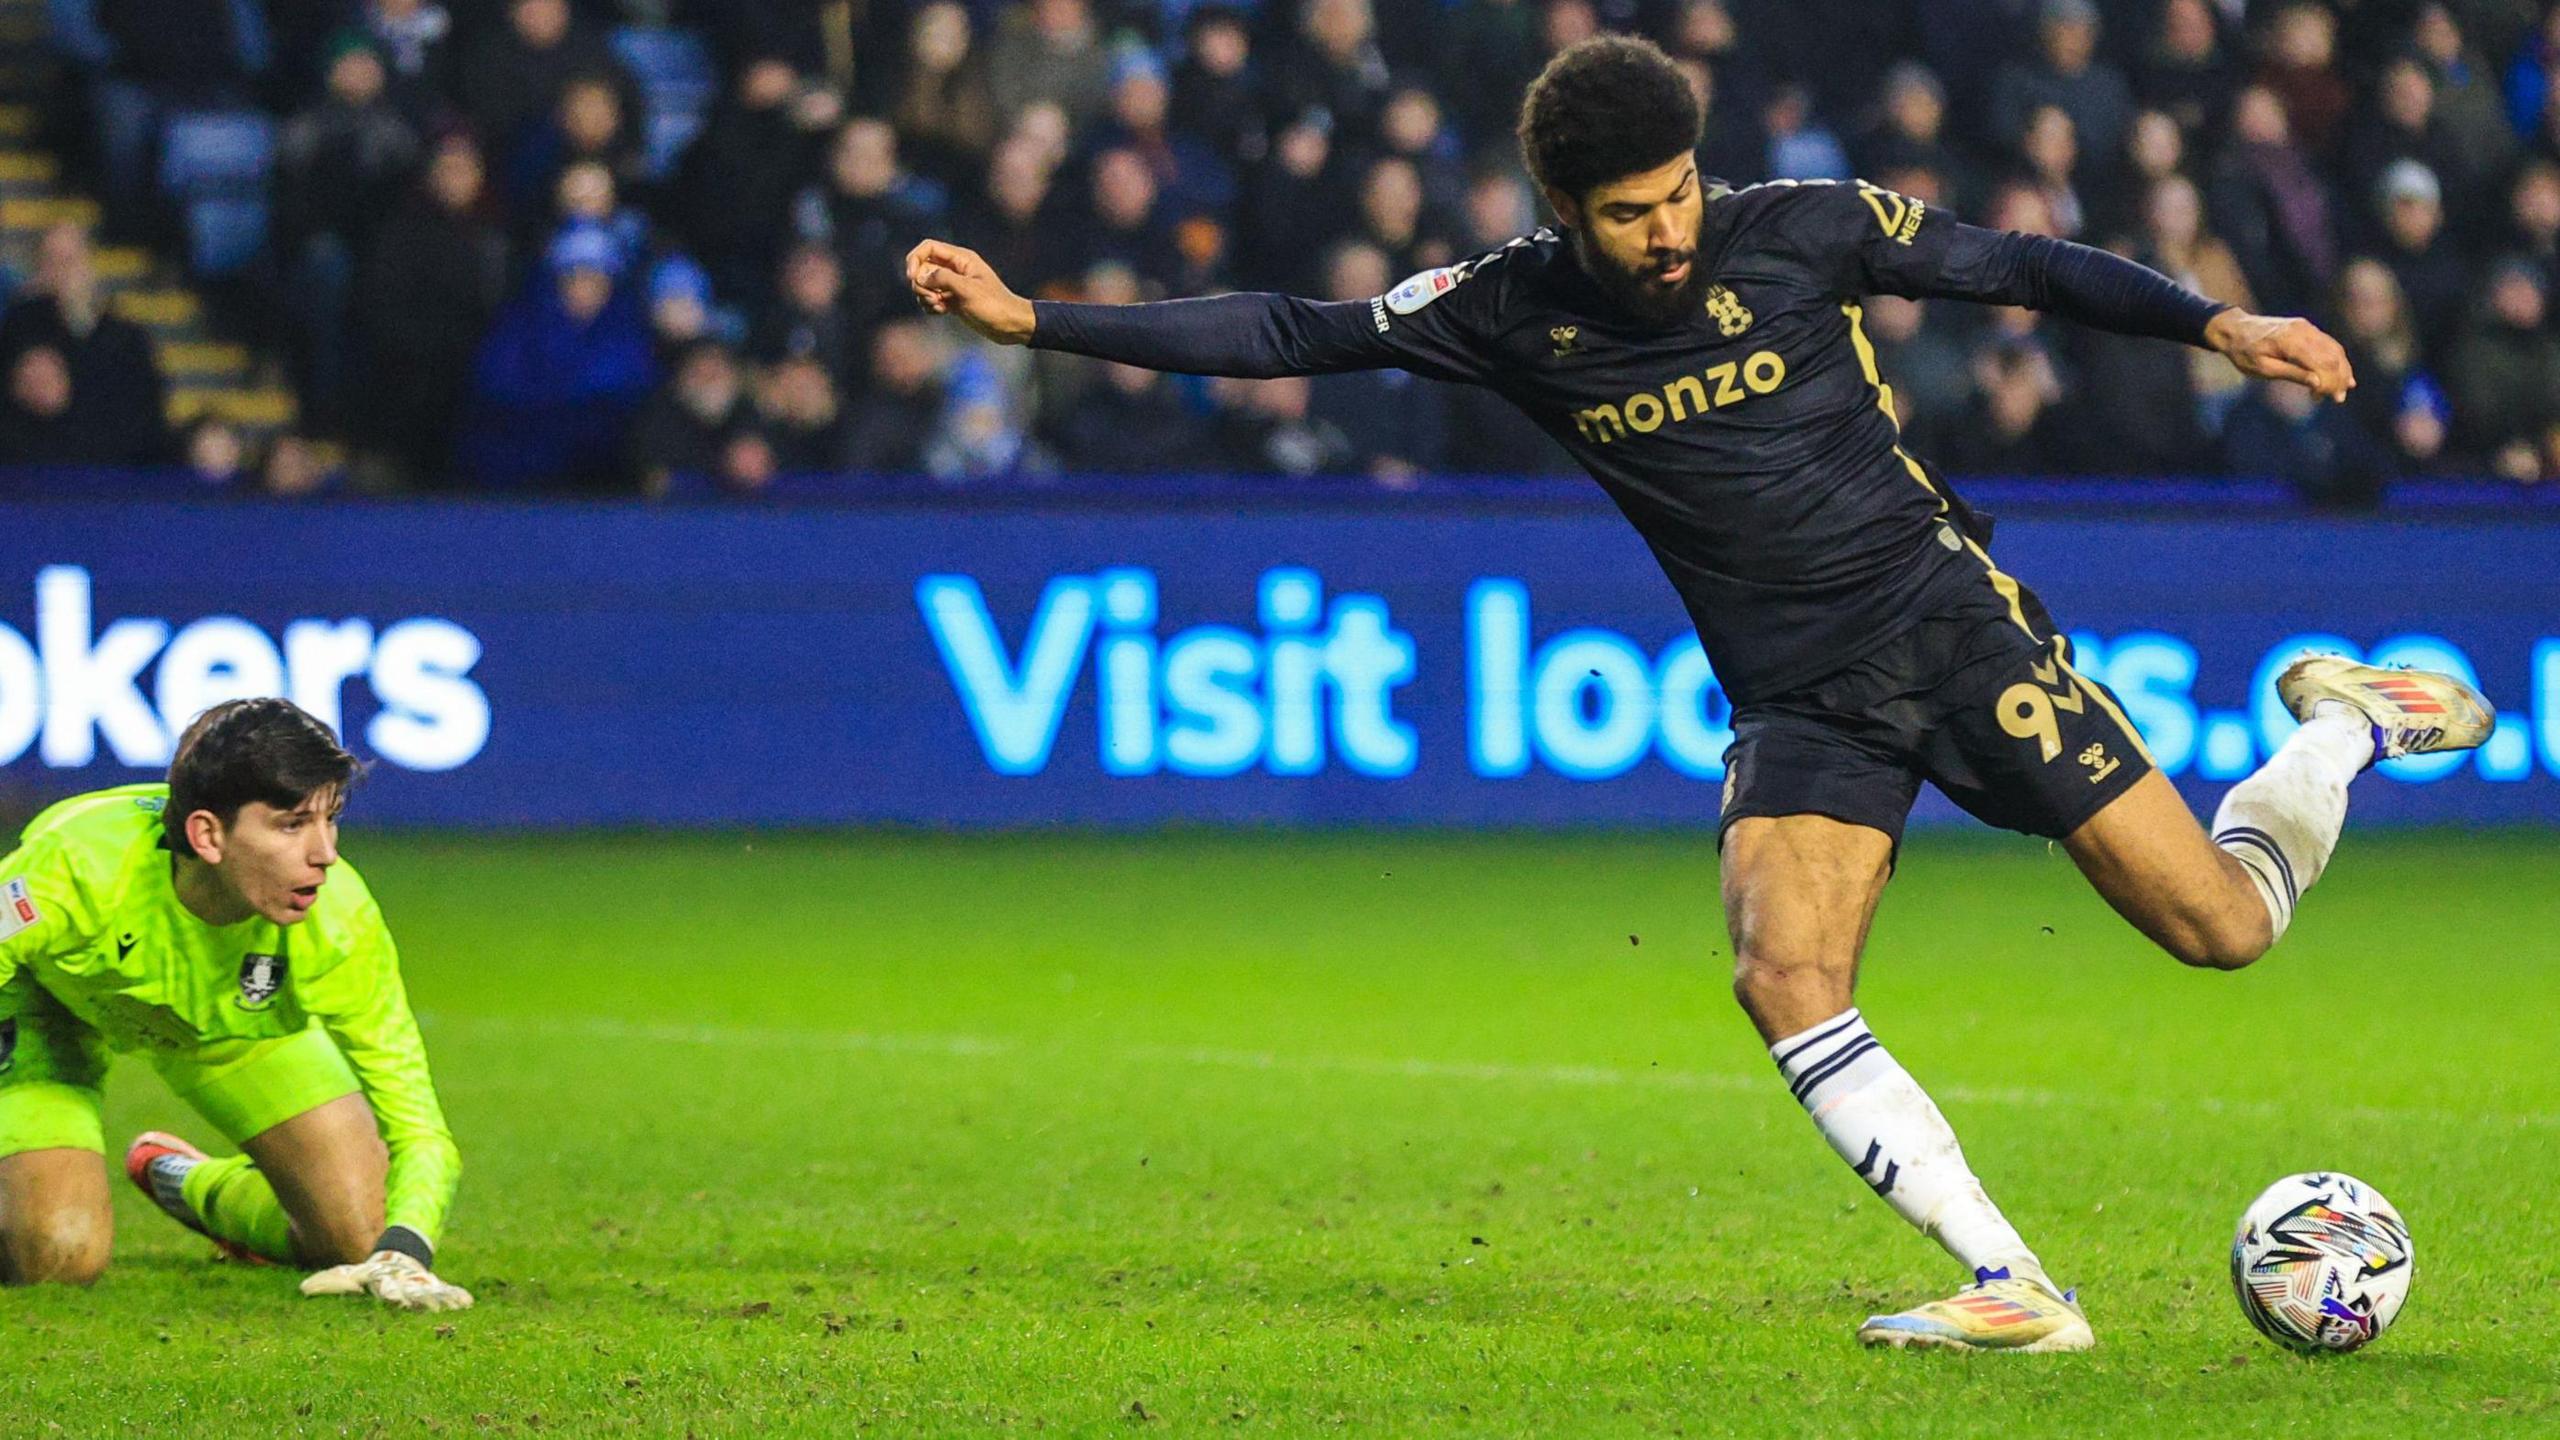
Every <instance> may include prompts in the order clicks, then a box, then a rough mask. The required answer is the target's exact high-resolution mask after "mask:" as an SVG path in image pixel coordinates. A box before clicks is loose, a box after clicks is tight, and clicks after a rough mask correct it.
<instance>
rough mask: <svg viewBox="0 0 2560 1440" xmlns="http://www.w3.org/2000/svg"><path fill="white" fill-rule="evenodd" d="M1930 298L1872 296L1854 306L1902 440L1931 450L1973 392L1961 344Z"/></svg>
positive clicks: (1953, 424) (1963, 407)
mask: <svg viewBox="0 0 2560 1440" xmlns="http://www.w3.org/2000/svg"><path fill="white" fill-rule="evenodd" d="M1930 307H1931V302H1929V301H1925V300H1906V299H1904V298H1902V297H1901V296H1899V295H1872V296H1869V297H1868V298H1867V299H1866V301H1865V302H1864V303H1863V304H1862V305H1861V306H1860V307H1859V310H1860V320H1859V325H1860V328H1861V329H1862V330H1864V331H1865V332H1866V335H1867V339H1868V341H1869V343H1871V344H1873V345H1874V346H1875V350H1876V373H1877V374H1879V375H1882V376H1883V377H1884V378H1885V380H1886V381H1887V382H1889V384H1890V386H1891V389H1892V394H1893V413H1894V419H1895V420H1896V421H1898V422H1899V423H1900V424H1901V426H1902V433H1903V435H1904V436H1905V439H1906V443H1907V444H1910V445H1912V446H1914V447H1916V448H1918V449H1919V451H1920V453H1922V454H1935V453H1936V452H1937V450H1938V448H1939V447H1938V439H1939V437H1940V436H1941V435H1942V434H1944V433H1945V432H1946V431H1947V430H1949V429H1950V428H1952V427H1954V426H1955V425H1956V424H1957V423H1959V421H1960V419H1961V418H1962V416H1963V414H1964V410H1965V406H1966V404H1967V402H1969V401H1970V400H1971V399H1972V396H1973V383H1972V379H1971V377H1970V376H1969V375H1968V374H1967V365H1968V361H1967V360H1966V358H1965V353H1964V347H1963V346H1961V345H1959V344H1957V343H1956V342H1955V340H1954V339H1953V338H1952V337H1950V336H1949V335H1948V334H1947V333H1946V332H1945V329H1944V327H1943V326H1941V325H1937V324H1933V323H1931V322H1932V321H1933V320H1934V319H1935V318H1937V317H1936V315H1935V313H1934V312H1933V311H1932V310H1931V308H1930Z"/></svg>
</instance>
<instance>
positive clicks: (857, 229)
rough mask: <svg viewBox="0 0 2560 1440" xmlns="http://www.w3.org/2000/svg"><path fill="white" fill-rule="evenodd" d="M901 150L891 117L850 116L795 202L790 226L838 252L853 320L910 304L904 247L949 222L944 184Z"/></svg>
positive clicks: (872, 317)
mask: <svg viewBox="0 0 2560 1440" xmlns="http://www.w3.org/2000/svg"><path fill="white" fill-rule="evenodd" d="M898 149H899V146H898V134H897V132H896V131H895V130H892V129H891V128H890V127H889V125H888V122H886V121H883V120H878V119H874V118H872V117H869V116H859V115H858V116H855V117H854V118H853V119H851V120H848V121H846V122H845V123H844V128H843V129H841V130H839V131H837V132H836V139H835V146H834V148H833V149H832V150H830V151H829V152H828V161H827V172H826V178H825V180H824V181H823V183H820V184H815V185H811V186H810V187H809V188H807V189H805V190H803V191H801V192H800V196H799V198H798V199H797V200H795V201H793V202H792V207H791V215H792V230H793V232H794V233H795V234H797V235H798V236H799V238H800V239H801V240H803V241H806V242H810V243H814V244H822V245H826V246H828V247H829V248H831V249H832V250H833V251H834V252H835V257H836V264H837V267H838V276H839V279H840V280H841V282H842V284H843V287H844V301H843V304H844V311H845V316H846V319H847V321H848V322H849V323H851V324H852V325H854V326H857V327H858V326H863V325H868V324H870V323H871V322H872V321H874V320H876V319H877V318H879V317H880V316H882V315H886V314H889V313H890V312H892V311H897V310H904V309H907V308H909V307H910V306H911V305H912V304H913V303H914V302H913V301H912V300H911V299H910V298H909V296H908V293H907V283H906V273H905V260H906V254H907V251H909V250H911V249H913V248H914V247H915V244H916V242H917V241H919V240H922V239H923V238H925V236H927V235H930V234H933V233H935V232H937V231H939V230H941V229H942V228H943V227H944V225H945V223H946V216H945V214H944V206H945V203H946V197H945V195H944V193H943V191H942V189H941V187H939V186H938V185H936V184H934V183H933V182H931V181H927V180H921V179H918V178H917V177H915V176H912V175H909V174H907V173H906V172H905V170H904V169H902V168H901V167H900V165H899V163H898ZM998 273H999V274H1006V273H1007V272H1005V271H1003V270H1001V269H999V271H998ZM1008 278H1010V277H1009V276H1008ZM829 368H830V369H834V365H833V363H832V362H830V367H829ZM835 373H836V374H838V375H842V374H844V373H845V372H844V371H843V370H841V369H835Z"/></svg>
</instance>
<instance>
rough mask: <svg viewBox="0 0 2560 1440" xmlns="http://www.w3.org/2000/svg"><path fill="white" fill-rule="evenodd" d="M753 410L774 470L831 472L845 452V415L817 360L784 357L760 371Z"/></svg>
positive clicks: (800, 356)
mask: <svg viewBox="0 0 2560 1440" xmlns="http://www.w3.org/2000/svg"><path fill="white" fill-rule="evenodd" d="M755 409H756V429H757V430H758V432H759V433H761V434H762V435H763V436H764V440H765V443H766V444H767V445H769V446H771V447H772V449H773V467H774V469H775V470H777V471H779V472H781V473H783V474H786V475H805V474H808V473H811V472H813V471H820V470H832V469H834V468H835V466H836V460H837V457H838V456H840V455H841V454H842V453H843V451H844V431H843V426H842V420H843V417H842V415H841V413H840V412H839V411H838V409H837V405H836V385H835V380H834V378H833V377H831V376H830V375H828V373H827V368H826V367H825V366H824V365H821V364H819V363H818V361H817V358H816V357H815V356H812V355H787V356H784V357H783V358H781V359H779V360H776V361H774V362H773V363H772V364H770V365H767V366H766V367H764V371H763V373H761V374H759V375H758V376H757V377H756V381H755Z"/></svg>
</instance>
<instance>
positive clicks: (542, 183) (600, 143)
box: [505, 72, 640, 208]
mask: <svg viewBox="0 0 2560 1440" xmlns="http://www.w3.org/2000/svg"><path fill="white" fill-rule="evenodd" d="M580 164H593V165H597V166H600V167H602V168H603V169H604V171H605V172H606V173H607V174H609V175H611V176H612V177H613V180H614V183H615V186H616V188H617V189H620V188H623V187H627V186H630V185H632V184H634V183H636V182H637V181H638V180H639V177H640V135H639V128H638V127H637V126H635V125H632V124H631V123H629V121H628V118H627V116H626V112H625V111H624V109H623V97H622V91H621V89H620V88H619V86H618V85H617V84H616V82H615V79H614V77H613V76H611V75H607V74H602V73H599V72H586V73H581V74H577V75H572V76H570V77H569V79H568V81H567V83H565V84H563V85H562V86H561V87H560V100H559V103H557V104H556V105H554V106H553V107H552V109H551V114H550V115H549V117H548V118H546V119H543V120H540V121H535V122H528V123H527V124H526V125H525V126H524V129H523V133H522V135H521V136H520V137H519V138H518V139H517V141H516V143H515V147H514V149H513V150H512V152H511V153H510V154H509V157H508V161H507V184H506V186H505V190H506V198H507V203H508V204H510V205H512V206H516V207H518V208H524V207H530V206H534V205H538V204H540V203H541V201H542V198H543V197H544V195H545V194H547V193H548V192H549V191H551V189H552V188H553V185H554V183H555V181H556V180H557V178H558V176H559V174H560V172H561V171H562V170H564V169H567V168H568V167H569V166H572V165H580Z"/></svg>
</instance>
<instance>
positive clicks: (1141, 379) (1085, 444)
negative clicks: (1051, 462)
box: [1049, 363, 1207, 475]
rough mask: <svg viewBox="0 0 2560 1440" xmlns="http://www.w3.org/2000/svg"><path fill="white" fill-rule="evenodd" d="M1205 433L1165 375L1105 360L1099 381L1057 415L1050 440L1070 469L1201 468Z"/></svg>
mask: <svg viewBox="0 0 2560 1440" xmlns="http://www.w3.org/2000/svg"><path fill="white" fill-rule="evenodd" d="M1206 433H1207V432H1206V427H1205V426H1204V425H1203V424H1202V423H1201V421H1200V419H1199V417H1197V416H1195V415H1193V414H1191V412H1190V411H1188V410H1186V409H1184V408H1183V405H1182V402H1181V400H1180V399H1179V398H1178V397H1176V396H1175V394H1174V393H1173V382H1172V381H1170V380H1168V379H1167V378H1166V377H1165V376H1163V375H1160V374H1158V373H1157V372H1155V371H1153V370H1146V369H1142V368H1140V367H1138V366H1135V365H1119V364H1109V363H1106V364H1104V365H1103V366H1102V375H1101V381H1100V383H1099V384H1097V385H1094V386H1093V387H1091V388H1090V389H1088V390H1087V391H1086V392H1085V394H1084V397H1083V398H1082V399H1081V400H1080V401H1079V402H1078V403H1077V404H1076V405H1075V406H1074V407H1072V408H1071V409H1070V410H1069V412H1068V413H1067V414H1066V415H1065V416H1063V417H1061V419H1060V420H1059V421H1058V424H1057V426H1056V428H1055V429H1054V430H1052V431H1051V432H1050V435H1049V439H1050V443H1051V445H1052V446H1053V447H1054V448H1055V449H1056V450H1057V452H1058V458H1059V460H1060V461H1061V462H1063V463H1065V464H1066V465H1068V466H1070V467H1072V468H1074V469H1078V470H1093V471H1099V472H1102V473H1104V474H1122V475H1154V474H1163V473H1166V472H1169V471H1177V470H1192V469H1197V468H1200V467H1201V466H1202V464H1203V463H1204V461H1205V460H1206V458H1207V457H1206V456H1205V454H1204V452H1203V446H1204V442H1205V438H1206Z"/></svg>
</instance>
